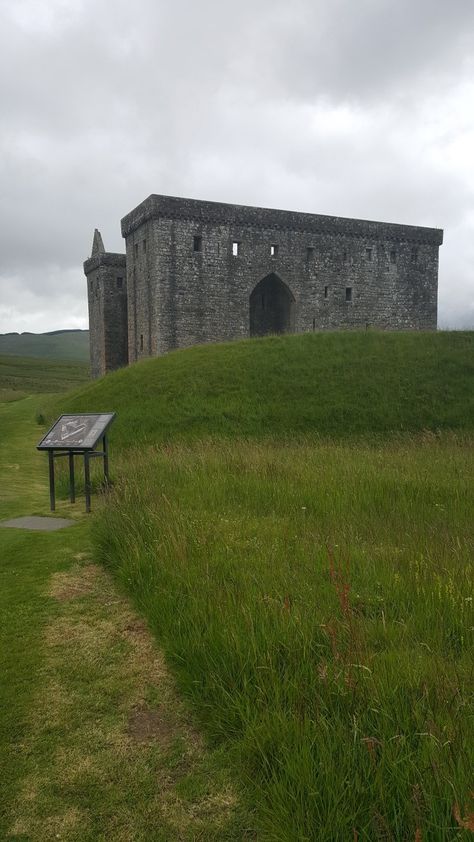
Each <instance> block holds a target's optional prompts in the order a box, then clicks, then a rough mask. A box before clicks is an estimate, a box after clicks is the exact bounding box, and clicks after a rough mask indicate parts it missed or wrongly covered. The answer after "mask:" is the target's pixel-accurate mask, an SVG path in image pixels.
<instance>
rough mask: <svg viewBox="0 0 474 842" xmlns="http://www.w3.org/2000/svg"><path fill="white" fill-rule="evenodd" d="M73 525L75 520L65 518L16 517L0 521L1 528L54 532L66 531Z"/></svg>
mask: <svg viewBox="0 0 474 842" xmlns="http://www.w3.org/2000/svg"><path fill="white" fill-rule="evenodd" d="M73 523H74V521H73V520H67V519H66V518H64V517H16V518H13V520H2V521H0V526H8V527H12V528H13V529H37V530H42V531H43V532H54V531H55V530H56V529H64V527H65V526H71V525H72V524H73Z"/></svg>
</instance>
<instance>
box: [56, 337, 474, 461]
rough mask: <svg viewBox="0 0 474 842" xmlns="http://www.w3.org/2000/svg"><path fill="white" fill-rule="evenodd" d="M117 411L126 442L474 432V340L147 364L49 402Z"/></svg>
mask: <svg viewBox="0 0 474 842" xmlns="http://www.w3.org/2000/svg"><path fill="white" fill-rule="evenodd" d="M110 410H115V411H116V412H117V413H118V423H117V424H116V427H115V430H114V437H115V440H116V441H117V442H119V443H120V444H122V445H128V444H131V443H133V442H146V441H148V442H159V441H168V440H171V439H175V438H176V437H179V438H182V439H188V440H189V439H193V438H200V437H202V436H226V437H233V436H240V437H252V438H254V437H258V438H261V437H267V436H273V437H275V436H276V437H286V436H289V435H292V436H294V435H306V434H314V433H318V434H321V435H323V436H328V435H329V436H333V437H346V436H353V435H365V434H367V433H387V432H392V431H417V430H421V429H430V430H438V429H472V428H473V426H474V332H456V333H454V332H453V333H403V334H402V333H397V334H394V333H375V332H374V333H372V332H360V333H359V332H351V333H341V332H338V333H319V334H305V335H302V336H286V337H269V338H265V339H260V340H247V341H243V342H235V343H231V344H225V345H209V346H200V347H196V348H191V349H188V350H184V351H177V352H174V353H172V354H169V355H167V356H165V357H161V358H158V359H148V360H145V361H143V362H140V363H137V364H136V365H133V366H130V367H129V368H126V369H122V370H121V371H118V372H115V373H114V374H111V375H108V376H107V377H106V378H103V379H101V380H98V381H95V382H93V383H90V384H88V385H87V386H86V387H84V388H82V389H81V390H80V391H78V392H76V393H75V394H73V395H71V396H68V397H67V398H64V399H61V400H56V401H55V403H54V404H52V405H51V406H50V415H51V417H52V416H55V415H58V414H59V413H60V412H93V411H110Z"/></svg>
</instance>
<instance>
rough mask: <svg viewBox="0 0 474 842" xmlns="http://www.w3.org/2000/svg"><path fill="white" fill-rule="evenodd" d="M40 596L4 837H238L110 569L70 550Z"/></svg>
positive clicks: (199, 745)
mask: <svg viewBox="0 0 474 842" xmlns="http://www.w3.org/2000/svg"><path fill="white" fill-rule="evenodd" d="M49 595H50V596H52V597H54V598H55V599H56V600H57V606H58V610H57V612H55V616H54V617H53V619H52V620H51V622H50V624H49V625H48V627H47V628H46V631H45V635H44V666H43V671H42V682H41V689H40V692H39V694H38V697H37V698H36V699H35V702H34V705H32V714H31V722H30V723H29V728H28V733H29V734H30V735H31V736H30V739H29V743H28V744H27V745H25V751H26V752H28V754H30V755H33V756H34V761H35V762H34V763H32V764H30V768H32V769H34V770H35V771H34V773H30V774H29V775H28V776H27V777H26V778H25V779H24V781H23V785H22V789H21V792H20V793H19V797H18V799H17V804H16V814H15V816H13V817H12V822H11V829H10V834H9V838H10V839H12V840H14V839H16V838H19V837H21V839H22V841H23V840H25V839H28V840H35V842H50V840H51V839H61V840H68V842H76V840H77V842H89V840H90V842H95V840H102V839H103V840H109V839H110V840H114V842H122V841H123V842H129V840H134V842H135V840H137V842H140V841H142V842H148V840H157V842H160V840H163V842H172V841H173V840H212V839H221V838H222V839H224V838H225V839H231V838H234V839H241V838H243V837H242V836H241V835H237V836H234V835H232V832H231V826H233V824H234V818H235V814H236V810H237V808H238V799H237V797H236V794H235V791H234V787H233V785H232V783H231V781H230V780H229V779H228V776H227V774H226V772H225V771H222V768H221V767H219V766H218V765H216V763H215V761H214V760H213V756H212V753H211V752H209V751H208V750H207V749H206V748H205V746H204V743H203V740H202V738H201V736H200V734H199V733H198V731H197V730H196V728H195V726H194V725H193V723H192V721H191V719H190V716H189V714H188V713H187V712H186V711H185V709H184V707H183V705H182V703H181V701H180V699H179V697H178V696H177V693H176V690H175V686H174V683H173V680H172V678H171V676H170V674H169V672H168V669H167V667H166V664H165V661H164V658H163V655H162V653H161V652H160V650H159V649H158V647H157V645H156V643H155V641H154V640H153V638H152V636H151V634H150V632H149V631H148V629H147V627H146V624H145V623H144V622H143V621H142V620H141V619H140V618H139V617H137V615H136V614H134V612H133V611H132V610H131V609H130V606H129V604H128V603H127V601H126V600H125V599H123V598H122V597H121V596H120V595H119V594H118V593H117V591H116V589H115V587H114V584H113V582H112V580H111V578H110V576H109V575H108V574H107V573H106V571H105V570H103V569H102V568H101V567H99V566H97V565H95V564H92V563H90V562H88V560H87V559H86V558H83V557H80V558H78V557H77V556H76V559H75V564H74V566H73V567H72V568H71V570H70V571H68V572H61V573H57V574H55V575H54V576H53V578H52V580H51V582H50V587H49ZM195 781H197V782H198V784H199V785H197V784H195ZM183 782H184V783H183ZM189 782H190V783H189Z"/></svg>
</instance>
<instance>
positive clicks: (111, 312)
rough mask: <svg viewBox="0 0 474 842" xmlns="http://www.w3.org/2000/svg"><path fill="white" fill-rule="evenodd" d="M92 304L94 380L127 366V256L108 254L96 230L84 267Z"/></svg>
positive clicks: (91, 341) (91, 327) (90, 307)
mask: <svg viewBox="0 0 474 842" xmlns="http://www.w3.org/2000/svg"><path fill="white" fill-rule="evenodd" d="M84 273H85V275H86V277H87V299H88V304H89V346H90V359H91V376H92V377H101V376H102V375H103V374H106V372H109V371H113V370H114V369H116V368H121V367H122V366H124V365H127V363H128V318H127V268H126V258H125V255H124V254H115V253H113V252H106V251H105V248H104V243H103V241H102V237H101V235H100V231H98V230H97V228H96V229H95V231H94V239H93V242H92V253H91V256H90V257H89V258H88V259H87V260H86V261H85V263H84Z"/></svg>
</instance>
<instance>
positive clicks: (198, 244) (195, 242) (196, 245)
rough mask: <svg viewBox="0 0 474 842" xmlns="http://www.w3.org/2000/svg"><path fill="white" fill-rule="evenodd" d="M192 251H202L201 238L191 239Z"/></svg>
mask: <svg viewBox="0 0 474 842" xmlns="http://www.w3.org/2000/svg"><path fill="white" fill-rule="evenodd" d="M193 250H194V251H202V237H194V238H193Z"/></svg>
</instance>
